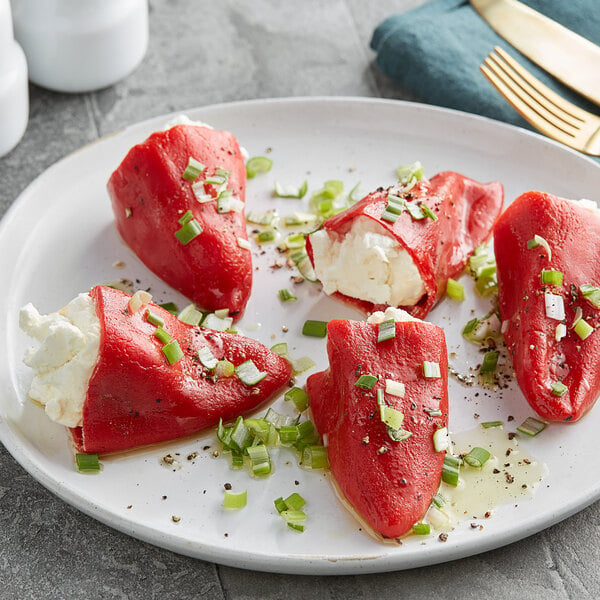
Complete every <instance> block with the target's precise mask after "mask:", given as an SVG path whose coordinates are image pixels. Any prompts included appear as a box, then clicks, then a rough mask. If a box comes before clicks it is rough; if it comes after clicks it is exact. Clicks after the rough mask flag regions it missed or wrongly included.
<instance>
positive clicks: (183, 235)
mask: <svg viewBox="0 0 600 600" xmlns="http://www.w3.org/2000/svg"><path fill="white" fill-rule="evenodd" d="M201 233H202V227H200V223H198V221H196V219H192V220H191V221H188V222H187V223H186V224H185V225H183V227H181V229H178V230H177V231H176V232H175V237H176V238H177V239H178V240H179V241H180V242H181V243H182V244H183V245H184V246H185V245H186V244H189V243H190V242H191V241H192V240H193V239H194V238H196V237H198V236H199V235H200V234H201Z"/></svg>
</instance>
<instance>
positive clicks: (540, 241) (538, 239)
mask: <svg viewBox="0 0 600 600" xmlns="http://www.w3.org/2000/svg"><path fill="white" fill-rule="evenodd" d="M538 246H542V248H544V250H546V254H547V255H548V260H549V261H550V260H552V250H551V249H550V244H549V243H548V242H547V241H546V240H545V239H544V238H543V237H542V236H541V235H534V236H533V239H531V240H529V241H528V242H527V248H529V249H532V248H537V247H538Z"/></svg>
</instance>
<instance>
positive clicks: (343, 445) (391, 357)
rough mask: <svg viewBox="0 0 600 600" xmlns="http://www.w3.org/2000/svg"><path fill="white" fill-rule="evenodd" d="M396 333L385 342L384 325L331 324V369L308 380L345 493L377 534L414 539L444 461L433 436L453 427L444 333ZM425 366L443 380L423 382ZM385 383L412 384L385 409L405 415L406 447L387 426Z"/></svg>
mask: <svg viewBox="0 0 600 600" xmlns="http://www.w3.org/2000/svg"><path fill="white" fill-rule="evenodd" d="M395 328H396V335H395V337H394V338H393V339H389V340H387V341H384V342H379V343H378V342H377V336H378V325H375V324H372V323H366V322H359V321H348V320H334V321H330V322H329V325H328V327H327V352H328V355H329V365H330V366H329V368H328V369H327V370H326V371H323V372H321V373H316V374H314V375H311V376H310V377H309V378H308V381H307V391H308V394H309V398H310V405H311V408H312V413H313V417H314V422H315V425H316V427H317V429H318V431H319V433H321V434H322V435H326V436H327V444H328V447H327V450H328V454H329V463H330V466H331V472H332V474H333V476H334V478H335V481H336V482H337V485H338V488H339V490H340V491H341V493H342V495H343V496H344V497H345V499H346V500H347V501H348V502H349V503H350V505H351V506H352V507H353V508H354V509H355V510H356V512H357V513H358V514H359V516H360V517H362V519H364V521H366V523H367V524H368V525H369V526H370V527H371V528H372V529H373V530H374V531H375V532H377V533H379V534H381V535H383V536H385V537H389V538H395V537H398V536H401V535H404V534H405V533H407V532H409V531H410V530H411V528H412V526H413V524H414V523H415V522H417V521H418V520H420V519H421V518H422V517H423V515H424V514H425V512H426V511H427V508H428V507H429V504H430V503H431V500H432V497H433V495H434V494H435V492H436V491H437V489H438V486H439V484H440V478H441V472H442V466H443V462H444V454H445V453H444V452H443V451H441V452H436V451H435V448H434V444H433V434H434V432H435V431H436V430H438V429H440V428H442V427H446V424H447V420H448V391H447V384H448V360H447V354H446V341H445V338H444V332H443V331H442V330H441V329H440V328H439V327H437V326H436V325H432V324H430V323H425V322H423V321H416V320H413V321H403V322H399V323H396V325H395ZM423 361H430V362H435V363H437V364H438V365H439V369H440V377H438V378H426V377H424V374H423ZM367 374H369V375H374V376H376V377H377V378H378V380H377V383H376V384H375V385H374V387H373V388H372V389H370V390H367V389H363V388H361V387H359V386H357V385H356V384H357V382H358V380H359V378H360V376H361V375H367ZM386 379H392V380H394V381H398V382H401V383H404V385H405V395H404V397H403V398H400V397H398V396H393V395H391V394H389V393H384V400H385V403H386V404H387V405H389V406H391V407H392V408H394V409H396V410H398V411H400V412H401V413H402V414H403V415H404V420H403V422H402V430H404V431H405V432H408V433H409V434H411V435H410V437H407V439H404V440H403V441H395V440H394V439H392V436H391V434H390V432H388V427H387V425H386V424H385V423H384V422H383V421H382V419H381V415H380V407H379V405H378V402H377V390H385V388H386V382H385V380H386ZM430 412H432V414H433V416H432V415H431V414H430ZM435 415H438V416H435ZM396 437H398V436H396ZM400 437H403V436H400Z"/></svg>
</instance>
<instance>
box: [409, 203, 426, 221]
mask: <svg viewBox="0 0 600 600" xmlns="http://www.w3.org/2000/svg"><path fill="white" fill-rule="evenodd" d="M406 210H407V212H408V214H409V215H410V216H411V217H412V219H413V221H420V220H421V219H424V218H425V214H424V213H423V209H422V208H421V206H419V205H418V204H415V203H414V202H407V203H406Z"/></svg>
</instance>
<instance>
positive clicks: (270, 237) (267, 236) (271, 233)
mask: <svg viewBox="0 0 600 600" xmlns="http://www.w3.org/2000/svg"><path fill="white" fill-rule="evenodd" d="M276 238H277V231H275V229H267V230H266V231H259V232H258V233H257V234H256V241H257V242H258V243H259V244H264V243H267V242H273V241H275V239H276Z"/></svg>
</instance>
